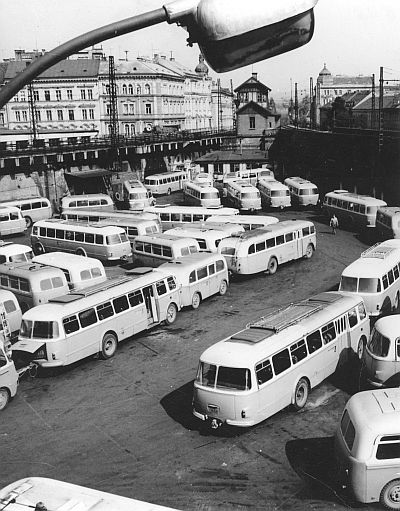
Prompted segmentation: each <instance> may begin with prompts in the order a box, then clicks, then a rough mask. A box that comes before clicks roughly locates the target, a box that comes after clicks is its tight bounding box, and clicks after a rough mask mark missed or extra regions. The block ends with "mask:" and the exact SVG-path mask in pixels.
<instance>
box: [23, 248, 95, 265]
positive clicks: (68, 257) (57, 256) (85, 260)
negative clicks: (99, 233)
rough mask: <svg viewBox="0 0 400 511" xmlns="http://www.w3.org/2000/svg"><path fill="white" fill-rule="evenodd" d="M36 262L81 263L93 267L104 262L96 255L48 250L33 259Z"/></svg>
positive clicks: (56, 263) (49, 263)
mask: <svg viewBox="0 0 400 511" xmlns="http://www.w3.org/2000/svg"><path fill="white" fill-rule="evenodd" d="M32 262H34V263H40V264H45V265H46V264H48V265H54V264H55V265H58V264H60V265H61V267H65V266H70V265H75V264H76V265H79V267H81V268H82V267H84V268H93V266H101V267H102V266H103V264H102V263H101V262H100V261H99V260H98V259H96V258H95V257H86V256H81V255H78V254H70V253H68V252H47V253H45V254H40V255H37V256H35V257H34V258H33V259H32Z"/></svg>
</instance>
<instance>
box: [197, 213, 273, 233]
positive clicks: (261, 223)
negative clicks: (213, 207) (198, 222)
mask: <svg viewBox="0 0 400 511" xmlns="http://www.w3.org/2000/svg"><path fill="white" fill-rule="evenodd" d="M215 222H218V223H224V224H231V225H235V224H236V225H241V226H242V227H243V228H244V230H245V231H251V230H252V229H260V228H261V227H267V226H268V225H272V224H277V223H278V222H279V219H278V218H276V217H275V216H267V215H235V216H232V215H219V216H210V217H209V218H207V219H206V222H205V223H206V225H208V224H209V223H210V224H213V223H215Z"/></svg>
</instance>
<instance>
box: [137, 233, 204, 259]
mask: <svg viewBox="0 0 400 511" xmlns="http://www.w3.org/2000/svg"><path fill="white" fill-rule="evenodd" d="M137 241H139V242H142V243H160V245H162V244H163V242H168V241H173V242H176V245H178V246H186V245H187V244H188V243H192V242H194V243H195V245H197V241H196V240H195V239H194V238H189V237H187V238H186V237H185V238H182V237H179V236H173V235H172V234H164V233H155V234H141V235H139V236H136V238H135V242H137ZM164 245H169V243H164ZM150 255H151V254H150Z"/></svg>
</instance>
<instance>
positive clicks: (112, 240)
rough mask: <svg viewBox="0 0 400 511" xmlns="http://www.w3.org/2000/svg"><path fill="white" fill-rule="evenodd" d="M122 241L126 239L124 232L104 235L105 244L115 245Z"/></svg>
mask: <svg viewBox="0 0 400 511" xmlns="http://www.w3.org/2000/svg"><path fill="white" fill-rule="evenodd" d="M124 241H128V238H127V236H126V234H125V233H122V234H110V235H108V236H106V243H107V245H117V244H118V243H123V242H124Z"/></svg>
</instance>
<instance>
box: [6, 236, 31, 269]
mask: <svg viewBox="0 0 400 511" xmlns="http://www.w3.org/2000/svg"><path fill="white" fill-rule="evenodd" d="M32 257H33V252H32V249H31V247H29V246H28V245H21V244H19V243H12V242H11V241H0V264H3V263H21V262H29V261H32Z"/></svg>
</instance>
